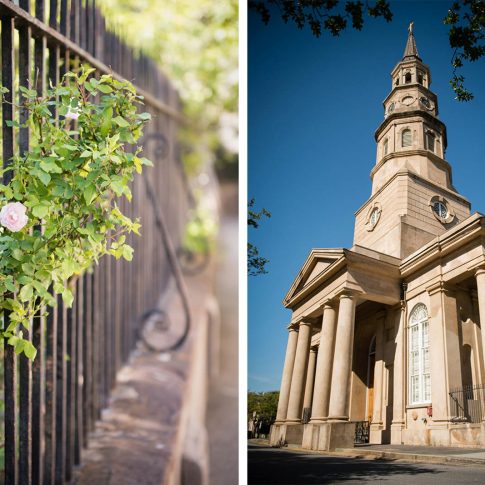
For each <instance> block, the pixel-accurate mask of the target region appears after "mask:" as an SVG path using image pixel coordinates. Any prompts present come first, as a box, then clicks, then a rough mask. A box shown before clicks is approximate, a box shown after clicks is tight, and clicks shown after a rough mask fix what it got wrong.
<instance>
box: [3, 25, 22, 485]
mask: <svg viewBox="0 0 485 485" xmlns="http://www.w3.org/2000/svg"><path fill="white" fill-rule="evenodd" d="M1 22H2V34H1V36H2V84H3V87H5V88H7V89H8V90H9V92H8V93H5V95H4V100H3V102H2V142H3V166H4V168H6V167H8V166H9V165H10V164H11V163H12V162H11V158H12V157H13V130H12V127H11V126H7V125H6V123H5V121H6V120H12V119H13V109H12V102H13V75H14V57H13V54H14V41H13V33H14V21H13V19H12V18H8V17H3V18H2V20H1ZM11 179H12V172H10V171H9V172H5V173H4V175H3V183H4V184H5V185H7V184H8V183H10V181H11ZM9 323H10V322H9V318H8V316H7V315H6V316H5V317H4V322H3V324H4V328H8V325H9ZM4 393H5V415H4V427H5V484H6V485H16V484H17V483H18V465H17V459H16V450H17V359H16V355H15V352H14V348H13V347H12V346H11V345H8V343H7V340H5V341H4Z"/></svg>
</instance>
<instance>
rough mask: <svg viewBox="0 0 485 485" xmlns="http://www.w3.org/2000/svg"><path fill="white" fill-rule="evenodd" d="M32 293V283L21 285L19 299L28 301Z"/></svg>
mask: <svg viewBox="0 0 485 485" xmlns="http://www.w3.org/2000/svg"><path fill="white" fill-rule="evenodd" d="M33 294H34V288H33V287H32V285H25V286H22V289H21V290H20V293H19V298H20V301H29V300H30V299H31V298H32V296H33Z"/></svg>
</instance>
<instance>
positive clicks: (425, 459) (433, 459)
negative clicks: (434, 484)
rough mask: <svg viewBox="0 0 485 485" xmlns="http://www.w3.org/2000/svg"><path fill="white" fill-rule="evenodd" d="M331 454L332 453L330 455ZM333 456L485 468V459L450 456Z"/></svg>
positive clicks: (342, 453) (352, 452) (348, 452)
mask: <svg viewBox="0 0 485 485" xmlns="http://www.w3.org/2000/svg"><path fill="white" fill-rule="evenodd" d="M329 454H330V453H329ZM332 454H338V455H340V456H349V457H354V458H373V459H376V458H378V459H384V460H386V459H387V460H403V461H410V462H414V463H433V464H442V465H480V466H485V459H483V458H466V457H459V456H450V455H422V454H419V453H399V452H395V451H374V450H368V451H360V452H359V451H355V450H348V449H345V450H344V449H337V450H336V451H335V452H334V453H332Z"/></svg>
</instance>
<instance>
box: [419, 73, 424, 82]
mask: <svg viewBox="0 0 485 485" xmlns="http://www.w3.org/2000/svg"><path fill="white" fill-rule="evenodd" d="M418 83H419V84H423V75H422V74H421V73H420V72H418Z"/></svg>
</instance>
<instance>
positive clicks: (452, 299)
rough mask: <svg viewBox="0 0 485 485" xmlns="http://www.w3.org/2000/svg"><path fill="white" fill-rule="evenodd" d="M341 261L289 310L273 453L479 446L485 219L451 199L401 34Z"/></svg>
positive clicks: (309, 268) (320, 270) (431, 110)
mask: <svg viewBox="0 0 485 485" xmlns="http://www.w3.org/2000/svg"><path fill="white" fill-rule="evenodd" d="M391 79H392V86H391V92H390V93H389V95H388V96H387V97H386V99H385V100H384V110H385V111H384V120H383V122H382V123H381V124H380V126H379V127H378V128H377V130H376V132H375V140H376V143H377V156H376V164H375V166H374V167H373V168H372V170H371V178H372V193H371V195H370V197H369V199H368V200H367V202H365V204H364V205H363V206H362V207H360V208H359V209H358V210H357V212H356V214H355V231H354V241H353V246H352V247H351V248H350V249H344V248H338V249H313V250H312V251H311V252H310V254H309V256H308V258H307V260H306V261H305V263H304V264H303V266H302V268H301V270H300V272H299V274H298V276H297V277H296V279H295V281H294V282H293V284H292V286H291V288H290V289H289V291H288V293H287V295H286V297H285V299H284V305H285V307H286V308H289V309H291V310H292V318H291V322H290V324H289V326H288V345H287V350H286V357H285V363H284V369H283V377H282V381H281V389H280V397H279V403H278V411H277V417H276V421H275V423H274V425H273V426H272V430H271V444H273V445H277V444H282V443H289V444H297V445H300V446H302V447H303V448H306V449H313V450H332V449H335V448H338V447H351V446H353V444H354V443H355V442H363V441H365V442H370V443H375V444H377V443H383V444H384V443H391V444H419V445H433V446H470V447H472V446H485V391H484V388H483V383H484V379H485V365H484V364H485V362H484V352H483V349H484V348H485V330H483V331H482V330H481V328H480V322H485V216H483V215H481V214H479V213H474V214H473V215H471V213H470V203H469V201H468V200H467V199H466V198H465V197H464V196H463V195H461V194H460V193H458V191H457V190H456V189H455V187H454V186H453V179H452V167H451V165H450V164H449V162H448V161H447V160H446V158H445V153H446V146H447V140H446V126H445V124H444V123H443V122H442V121H441V120H440V119H439V118H438V99H437V96H436V94H434V93H433V92H432V91H431V89H430V87H431V73H430V69H429V67H428V66H427V65H426V64H424V63H423V61H422V60H421V58H420V56H419V54H418V50H417V48H416V42H415V39H414V35H413V31H412V24H411V26H410V28H409V34H408V39H407V43H406V48H405V51H404V56H403V58H402V59H401V61H400V62H399V63H398V64H397V65H396V67H395V68H394V69H393V70H392V72H391Z"/></svg>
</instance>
